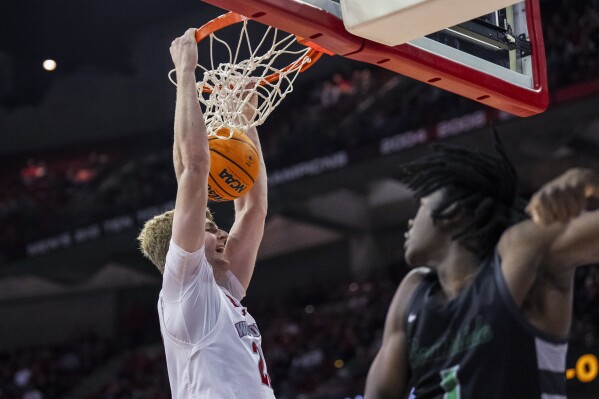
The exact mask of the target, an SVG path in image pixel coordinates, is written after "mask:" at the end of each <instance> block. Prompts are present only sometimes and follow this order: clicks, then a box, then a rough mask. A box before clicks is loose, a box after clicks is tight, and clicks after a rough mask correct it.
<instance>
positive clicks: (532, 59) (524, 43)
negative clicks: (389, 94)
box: [203, 0, 549, 116]
mask: <svg viewBox="0 0 599 399" xmlns="http://www.w3.org/2000/svg"><path fill="white" fill-rule="evenodd" d="M203 1H204V2H206V3H209V4H212V5H215V6H218V7H221V8H223V9H225V10H231V11H234V12H236V13H239V14H242V15H244V16H246V17H248V18H251V19H253V20H255V21H258V22H261V23H263V24H266V25H269V26H274V27H276V28H278V29H280V30H282V31H285V32H288V33H292V34H295V35H298V36H300V37H301V38H305V39H307V40H309V41H311V42H313V43H315V44H316V45H318V46H321V47H322V48H324V49H326V50H328V51H329V52H332V53H334V54H337V55H340V56H343V57H346V58H350V59H353V60H357V61H362V62H366V63H370V64H374V65H378V66H380V67H383V68H386V69H389V70H392V71H395V72H397V73H401V74H403V75H406V76H408V77H411V78H414V79H417V80H419V81H422V82H425V83H428V84H430V85H433V86H436V87H439V88H441V89H444V90H448V91H450V92H453V93H456V94H459V95H462V96H464V97H468V98H470V99H472V100H475V101H478V102H480V103H483V104H486V105H488V106H491V107H494V108H497V109H500V110H503V111H506V112H509V113H512V114H515V115H518V116H530V115H534V114H537V113H540V112H543V111H544V110H545V109H546V108H547V106H548V103H549V95H548V90H547V73H546V62H545V49H544V45H543V36H542V30H541V20H540V7H539V0H525V1H523V2H521V3H517V4H515V5H513V6H508V7H506V8H503V9H500V10H496V11H494V12H491V13H489V14H485V15H482V16H480V17H478V18H475V19H473V20H469V21H465V22H462V23H459V24H457V25H452V26H448V27H446V28H443V29H441V30H438V31H437V30H436V28H435V27H434V26H435V24H432V23H431V24H429V23H428V22H427V21H438V20H439V19H443V15H431V14H429V13H430V12H431V11H430V10H422V11H416V14H412V15H411V16H410V18H412V19H414V18H416V17H415V16H414V15H420V21H422V24H423V25H425V26H428V27H429V28H428V29H429V31H428V33H427V34H426V35H425V36H423V37H419V38H416V39H413V40H410V41H408V42H407V43H404V44H399V45H394V44H389V43H387V44H385V43H384V40H380V41H375V40H376V39H375V40H373V37H372V35H369V34H368V29H366V33H365V34H364V30H362V31H359V30H355V29H354V32H355V33H358V34H360V35H361V36H358V35H356V34H353V33H350V32H349V31H348V29H347V28H346V23H344V17H346V19H347V10H345V13H346V15H344V11H343V10H342V7H341V4H340V3H339V2H337V1H334V0H203ZM340 1H341V2H342V3H343V2H345V1H347V0H340ZM437 1H439V0H437ZM440 1H441V2H445V3H447V2H448V1H449V0H440ZM469 1H470V0H469ZM472 1H474V0H472ZM368 3H369V2H368ZM391 3H392V2H391ZM452 3H453V4H459V5H460V7H463V5H464V4H466V3H467V2H466V3H464V1H457V0H454V1H453V2H452ZM456 7H457V6H456ZM345 8H347V7H345ZM411 11H412V12H414V10H413V9H412V10H411ZM458 14H459V11H458ZM447 21H448V22H449V23H451V22H452V20H450V19H448V20H447ZM346 22H347V21H346ZM370 25H371V26H374V27H375V28H376V23H374V24H370ZM431 29H432V30H431ZM375 30H376V29H375ZM387 30H389V29H387ZM399 30H401V28H398V31H399ZM381 31H383V32H384V31H385V29H381ZM422 32H427V31H426V30H424V31H422ZM374 33H376V32H374ZM366 37H370V38H366ZM400 42H401V40H400Z"/></svg>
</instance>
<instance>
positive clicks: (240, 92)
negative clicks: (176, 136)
mask: <svg viewBox="0 0 599 399" xmlns="http://www.w3.org/2000/svg"><path fill="white" fill-rule="evenodd" d="M248 20H249V18H247V17H244V16H242V15H240V14H237V13H234V12H229V13H227V14H224V15H221V16H220V17H217V18H215V19H213V20H212V21H210V22H208V23H206V24H205V25H203V26H202V27H200V28H199V29H197V30H196V41H197V42H198V43H199V42H201V41H202V40H204V39H205V38H209V39H210V69H208V68H206V67H204V66H202V65H198V66H199V67H200V68H201V69H202V70H203V71H204V74H203V78H202V80H200V81H199V82H197V83H196V87H197V91H198V99H199V101H200V103H202V104H203V105H204V106H205V110H204V118H205V122H206V127H207V130H208V135H209V136H215V135H216V132H217V131H218V130H219V129H221V128H222V127H228V128H229V131H230V136H229V137H231V136H232V135H233V131H234V129H240V130H242V131H245V130H247V129H249V128H251V127H254V126H259V125H261V124H262V123H264V121H265V120H266V118H267V117H268V116H269V115H270V113H271V112H272V111H273V110H274V109H275V108H276V107H277V106H278V105H279V104H280V102H281V101H282V100H283V99H284V98H285V96H286V95H288V94H289V93H291V91H293V82H294V81H295V79H296V78H297V75H298V74H299V73H300V72H303V71H305V70H306V69H308V68H309V67H311V66H312V65H313V64H314V63H315V62H316V61H317V60H318V59H319V58H320V57H321V56H322V54H323V52H322V51H319V50H317V49H314V48H311V47H308V45H309V42H306V41H304V40H303V39H301V38H298V37H296V36H295V35H289V34H287V33H283V36H284V37H283V38H280V36H281V34H280V31H279V30H278V29H276V28H273V27H268V28H267V29H266V32H265V33H264V35H263V37H262V39H261V40H260V42H259V43H258V45H257V46H255V47H252V43H251V42H250V35H249V33H248V29H247V23H248ZM237 23H241V26H242V27H241V33H240V35H239V41H238V43H237V47H236V48H235V52H233V51H232V50H231V47H230V46H229V45H228V44H227V43H226V42H225V41H224V40H221V39H219V38H218V37H217V36H216V35H215V32H217V31H219V30H221V29H223V28H225V27H228V26H230V25H234V24H237ZM267 42H268V43H267ZM297 43H300V44H303V45H305V46H306V47H305V48H301V49H299V50H293V49H292V46H293V45H294V44H297ZM218 45H221V46H222V47H220V46H219V48H224V49H225V50H226V52H225V54H228V61H227V62H221V63H219V64H218V65H215V60H214V58H215V57H214V54H215V49H216V48H217V46H218ZM269 45H270V48H268V47H269ZM243 46H246V47H245V48H244V47H243ZM263 46H264V48H265V49H263V50H262V51H260V50H261V47H263ZM241 49H243V50H244V51H247V52H248V53H249V57H248V58H247V59H244V60H241V61H238V58H240V50H241ZM280 56H285V57H293V58H294V59H295V60H294V61H292V62H291V63H289V65H287V66H284V67H280V68H277V67H276V66H275V62H276V60H277V58H278V57H280ZM173 72H174V70H172V71H171V72H170V73H169V79H170V80H171V82H173V84H175V86H176V83H175V82H174V80H173V78H172V73H173ZM254 94H256V95H257V96H258V106H257V107H254V106H253V105H252V104H251V103H250V98H251V97H252V95H254ZM247 107H250V108H251V109H250V110H251V111H252V112H249V114H253V116H251V117H248V116H247V114H248V112H246V113H244V112H243V110H245V109H246V108H247ZM218 137H219V138H229V137H224V136H222V134H221V135H218Z"/></svg>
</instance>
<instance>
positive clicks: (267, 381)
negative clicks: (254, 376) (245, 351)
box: [252, 342, 272, 388]
mask: <svg viewBox="0 0 599 399" xmlns="http://www.w3.org/2000/svg"><path fill="white" fill-rule="evenodd" d="M252 351H253V352H254V353H257V354H258V356H259V357H260V361H259V362H258V370H259V371H260V378H261V379H262V383H263V384H264V385H266V386H267V387H271V388H272V385H271V382H270V377H269V376H268V373H267V372H266V362H265V361H264V355H263V354H262V350H261V349H260V347H259V346H258V345H256V343H255V342H252Z"/></svg>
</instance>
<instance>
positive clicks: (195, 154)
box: [173, 68, 208, 177]
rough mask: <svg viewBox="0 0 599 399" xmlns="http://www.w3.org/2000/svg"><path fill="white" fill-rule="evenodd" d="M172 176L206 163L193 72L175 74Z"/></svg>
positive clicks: (206, 144)
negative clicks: (173, 170) (173, 168)
mask: <svg viewBox="0 0 599 399" xmlns="http://www.w3.org/2000/svg"><path fill="white" fill-rule="evenodd" d="M173 153H174V154H173V155H174V162H175V173H177V177H179V176H180V173H181V171H182V169H184V168H188V167H189V166H190V165H192V164H197V163H198V162H200V161H203V162H205V161H206V160H207V159H208V141H207V140H206V125H205V123H204V116H203V114H202V109H201V108H200V104H199V102H198V99H197V94H196V87H195V75H194V72H193V70H190V68H188V69H182V70H177V105H176V107H175V140H174V148H173Z"/></svg>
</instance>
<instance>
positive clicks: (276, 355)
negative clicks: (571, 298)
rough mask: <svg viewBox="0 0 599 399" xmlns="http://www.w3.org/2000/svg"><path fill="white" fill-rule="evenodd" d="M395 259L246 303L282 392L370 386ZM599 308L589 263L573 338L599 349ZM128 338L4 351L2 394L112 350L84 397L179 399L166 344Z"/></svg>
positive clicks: (298, 396)
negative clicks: (113, 358)
mask: <svg viewBox="0 0 599 399" xmlns="http://www.w3.org/2000/svg"><path fill="white" fill-rule="evenodd" d="M394 267H395V268H396V270H395V273H393V275H392V276H389V277H387V278H380V279H373V280H368V281H363V282H345V283H344V282H338V283H335V284H332V285H327V286H323V285H322V284H318V283H316V282H315V283H313V284H311V286H309V287H301V289H299V288H298V290H297V291H296V292H290V293H288V294H286V296H282V297H277V298H276V300H272V298H270V299H269V298H261V299H252V298H251V297H250V298H248V299H247V301H246V303H245V305H247V306H248V308H249V309H250V311H251V312H252V315H253V316H254V317H255V318H256V320H257V322H258V324H259V326H260V331H261V332H262V334H263V349H264V353H265V354H266V360H267V363H268V372H269V375H270V377H271V379H272V381H273V386H274V389H275V394H276V396H277V398H279V399H343V398H346V397H349V398H355V397H356V396H358V395H360V394H363V392H364V385H365V378H366V375H367V372H368V369H369V367H370V364H371V363H372V360H373V358H374V356H375V355H376V352H377V351H378V348H379V347H380V344H381V339H382V334H383V326H384V321H385V315H386V313H387V309H388V307H389V304H390V302H391V299H392V296H393V294H394V292H395V289H396V287H397V284H398V283H399V281H400V279H401V276H402V275H403V273H402V271H405V269H403V268H402V269H397V266H394ZM598 309H599V266H591V267H586V268H582V269H580V270H579V271H578V273H577V277H576V297H575V305H574V323H573V326H572V339H571V344H572V345H576V346H577V347H578V348H583V349H584V350H586V351H593V350H595V351H596V350H597V349H598V348H599V311H598ZM144 311H147V312H155V309H154V308H152V309H144ZM148 320H152V322H148V325H146V326H144V327H145V328H147V329H158V325H156V321H155V318H148ZM124 333H125V334H127V332H126V331H125V332H124ZM127 341H129V340H128V339H127V338H126V337H120V338H119V340H118V342H119V343H120V344H119V345H118V346H117V345H116V343H115V342H113V343H112V344H111V343H109V342H107V341H104V340H100V339H98V338H96V337H93V336H85V337H82V338H80V339H78V340H75V341H73V342H72V343H69V344H64V345H62V346H61V345H55V346H48V347H37V348H28V349H18V350H13V351H10V352H3V353H0V360H1V361H0V397H1V398H8V399H17V398H18V399H51V398H59V397H62V396H64V394H65V392H67V391H68V390H69V389H72V388H73V387H75V386H76V384H77V383H78V382H79V383H80V382H81V381H82V378H84V377H85V376H87V375H90V374H91V373H93V371H94V370H98V368H99V367H102V365H103V364H104V363H105V361H106V360H107V358H108V357H109V356H110V355H117V356H118V358H120V359H121V360H120V362H119V363H118V366H117V367H116V368H114V369H113V370H111V374H110V376H109V378H108V379H107V380H106V381H105V382H104V383H103V384H102V386H100V387H99V388H98V389H96V390H95V391H93V392H91V393H90V394H89V395H86V396H84V397H82V399H168V398H170V397H171V396H170V388H169V383H168V375H167V371H166V360H165V357H164V349H163V347H162V344H161V342H159V341H158V342H154V343H153V344H147V343H144V344H143V346H126V348H124V347H123V342H127ZM114 348H119V350H114ZM570 366H572V365H570ZM574 399H575V398H574Z"/></svg>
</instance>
